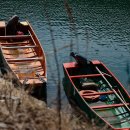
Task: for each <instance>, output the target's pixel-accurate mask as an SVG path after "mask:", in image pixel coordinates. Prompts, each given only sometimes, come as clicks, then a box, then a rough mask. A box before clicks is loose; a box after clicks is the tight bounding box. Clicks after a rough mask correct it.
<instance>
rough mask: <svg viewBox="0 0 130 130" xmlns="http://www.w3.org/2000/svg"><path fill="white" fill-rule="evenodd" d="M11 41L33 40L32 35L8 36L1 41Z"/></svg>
mask: <svg viewBox="0 0 130 130" xmlns="http://www.w3.org/2000/svg"><path fill="white" fill-rule="evenodd" d="M10 39H13V40H14V39H19V40H28V39H31V36H30V35H8V36H0V40H10Z"/></svg>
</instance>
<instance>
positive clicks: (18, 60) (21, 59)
mask: <svg viewBox="0 0 130 130" xmlns="http://www.w3.org/2000/svg"><path fill="white" fill-rule="evenodd" d="M42 59H43V58H42V57H36V58H19V59H6V60H7V61H8V62H21V61H33V60H42Z"/></svg>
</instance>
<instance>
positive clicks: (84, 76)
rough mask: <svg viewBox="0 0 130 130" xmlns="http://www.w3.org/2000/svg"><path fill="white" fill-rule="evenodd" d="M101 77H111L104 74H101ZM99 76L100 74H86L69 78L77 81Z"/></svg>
mask: <svg viewBox="0 0 130 130" xmlns="http://www.w3.org/2000/svg"><path fill="white" fill-rule="evenodd" d="M103 75H105V76H109V77H111V75H109V74H106V73H103ZM100 76H102V75H101V74H87V75H75V76H70V78H72V79H76V78H77V79H78V78H89V77H100Z"/></svg>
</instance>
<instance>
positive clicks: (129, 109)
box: [96, 67, 130, 111]
mask: <svg viewBox="0 0 130 130" xmlns="http://www.w3.org/2000/svg"><path fill="white" fill-rule="evenodd" d="M96 70H97V71H98V72H99V73H100V74H101V76H102V77H103V79H104V80H105V81H106V82H107V84H108V85H109V87H110V88H111V89H112V91H113V92H114V93H115V95H116V96H117V97H118V98H119V99H120V101H121V102H122V103H123V104H124V105H125V107H126V108H127V110H128V111H130V108H129V107H128V106H127V104H126V103H125V101H123V99H122V98H121V97H120V95H119V94H118V93H117V92H116V91H115V90H114V89H113V87H112V85H111V84H110V83H109V81H108V80H107V79H106V77H105V76H104V75H103V73H102V72H101V71H100V70H99V68H98V67H96Z"/></svg>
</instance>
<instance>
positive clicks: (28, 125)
mask: <svg viewBox="0 0 130 130" xmlns="http://www.w3.org/2000/svg"><path fill="white" fill-rule="evenodd" d="M8 77H11V75H10V76H4V77H1V78H0V106H1V109H0V130H57V129H59V128H60V129H61V130H97V128H96V127H94V125H93V126H92V125H90V122H87V121H86V120H85V118H84V117H83V116H82V114H81V115H78V114H72V110H71V109H69V110H68V111H69V112H67V111H60V114H61V121H60V124H59V118H58V115H57V114H58V113H57V110H55V109H52V108H48V107H47V106H46V104H45V103H44V102H43V101H40V100H38V99H36V98H33V97H31V96H29V95H28V92H26V91H24V90H23V89H22V87H20V86H19V87H18V88H16V87H14V85H13V83H12V79H11V78H8ZM67 109H68V108H67Z"/></svg>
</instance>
